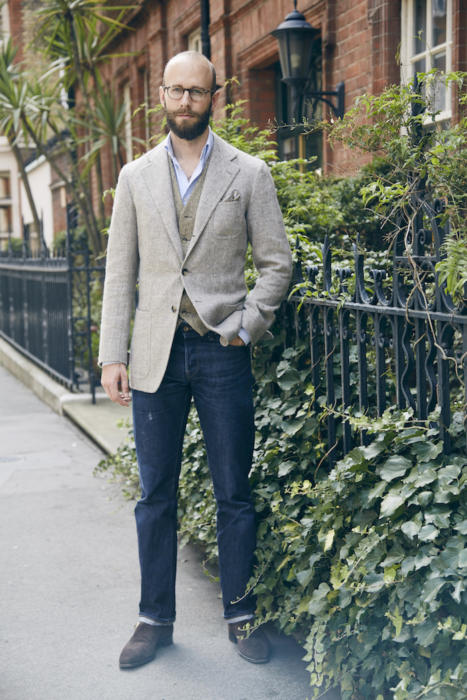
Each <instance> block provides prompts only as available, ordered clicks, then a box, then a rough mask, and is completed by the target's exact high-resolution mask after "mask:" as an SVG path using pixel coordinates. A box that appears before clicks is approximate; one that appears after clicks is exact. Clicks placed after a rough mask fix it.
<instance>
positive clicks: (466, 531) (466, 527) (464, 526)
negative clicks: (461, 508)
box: [454, 520, 467, 535]
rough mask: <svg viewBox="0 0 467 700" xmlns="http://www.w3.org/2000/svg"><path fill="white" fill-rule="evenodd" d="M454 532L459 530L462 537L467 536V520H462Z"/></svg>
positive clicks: (456, 525) (455, 526)
mask: <svg viewBox="0 0 467 700" xmlns="http://www.w3.org/2000/svg"><path fill="white" fill-rule="evenodd" d="M454 530H457V532H459V533H460V534H461V535H467V520H461V521H460V523H456V524H455V525H454Z"/></svg>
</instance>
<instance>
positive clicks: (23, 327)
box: [0, 208, 105, 402]
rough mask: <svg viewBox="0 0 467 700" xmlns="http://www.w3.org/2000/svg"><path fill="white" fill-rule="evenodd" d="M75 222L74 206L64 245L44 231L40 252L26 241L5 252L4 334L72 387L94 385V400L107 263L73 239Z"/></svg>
mask: <svg viewBox="0 0 467 700" xmlns="http://www.w3.org/2000/svg"><path fill="white" fill-rule="evenodd" d="M75 222H76V217H75V216H74V212H73V210H72V209H71V208H70V209H69V211H68V231H67V240H66V245H65V247H64V250H63V251H59V252H58V253H57V252H55V253H53V252H51V251H50V250H49V249H48V248H47V246H46V244H45V241H44V240H43V238H42V237H41V246H40V248H39V250H38V251H37V253H36V254H35V255H34V254H32V252H31V250H30V249H29V247H28V245H27V243H25V244H24V245H23V250H22V255H21V256H16V257H15V256H14V255H13V254H12V251H11V249H10V250H7V251H6V252H5V253H3V254H1V255H0V336H2V337H3V338H4V339H6V340H7V341H8V342H10V343H11V344H13V345H14V346H15V347H16V348H17V349H19V350H20V351H21V352H22V353H23V354H25V355H26V356H27V357H29V358H30V359H31V360H33V361H34V362H35V363H36V364H38V365H39V366H40V367H42V368H43V369H45V370H46V371H47V372H48V373H49V374H51V375H52V376H53V377H54V378H55V379H57V380H58V381H60V382H61V383H62V384H64V385H65V386H67V387H68V388H69V389H72V390H73V389H76V390H80V389H81V388H82V387H83V386H84V385H87V386H89V391H90V392H91V395H92V400H93V402H94V401H95V390H96V384H97V383H98V371H97V366H96V356H97V344H98V323H99V320H100V319H99V318H98V317H99V316H100V299H101V297H102V287H103V277H104V268H105V265H104V262H103V261H99V262H95V261H94V260H93V259H92V257H91V255H90V252H89V249H88V247H87V246H86V245H85V244H84V245H83V244H81V245H80V244H76V243H74V236H73V230H74V228H75Z"/></svg>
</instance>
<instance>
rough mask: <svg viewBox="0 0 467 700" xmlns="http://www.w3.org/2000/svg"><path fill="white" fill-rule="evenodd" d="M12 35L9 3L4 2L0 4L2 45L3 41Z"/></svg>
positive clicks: (0, 39) (0, 38)
mask: <svg viewBox="0 0 467 700" xmlns="http://www.w3.org/2000/svg"><path fill="white" fill-rule="evenodd" d="M9 36H10V14H9V11H8V3H7V2H2V3H1V5H0V46H1V45H2V43H3V41H7V40H8V37H9Z"/></svg>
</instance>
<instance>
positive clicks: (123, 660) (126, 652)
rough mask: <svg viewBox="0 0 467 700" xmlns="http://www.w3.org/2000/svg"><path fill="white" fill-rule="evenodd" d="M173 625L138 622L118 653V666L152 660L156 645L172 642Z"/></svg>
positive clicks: (128, 666) (133, 665)
mask: <svg viewBox="0 0 467 700" xmlns="http://www.w3.org/2000/svg"><path fill="white" fill-rule="evenodd" d="M172 634H173V625H148V624H147V623H146V622H140V623H139V624H138V626H137V627H136V629H135V631H134V634H133V636H132V637H131V639H130V640H129V641H128V642H127V643H126V644H125V646H124V647H123V650H122V653H121V654H120V660H119V663H120V668H136V667H137V666H142V665H143V664H147V663H148V661H152V660H153V658H154V657H155V655H156V649H157V648H158V647H166V646H169V644H172Z"/></svg>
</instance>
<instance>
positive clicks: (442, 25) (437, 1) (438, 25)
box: [431, 0, 446, 47]
mask: <svg viewBox="0 0 467 700" xmlns="http://www.w3.org/2000/svg"><path fill="white" fill-rule="evenodd" d="M431 2H432V5H431V12H432V18H433V25H432V26H433V30H432V37H431V42H432V46H433V47H435V46H438V44H444V42H445V41H446V0H431Z"/></svg>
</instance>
